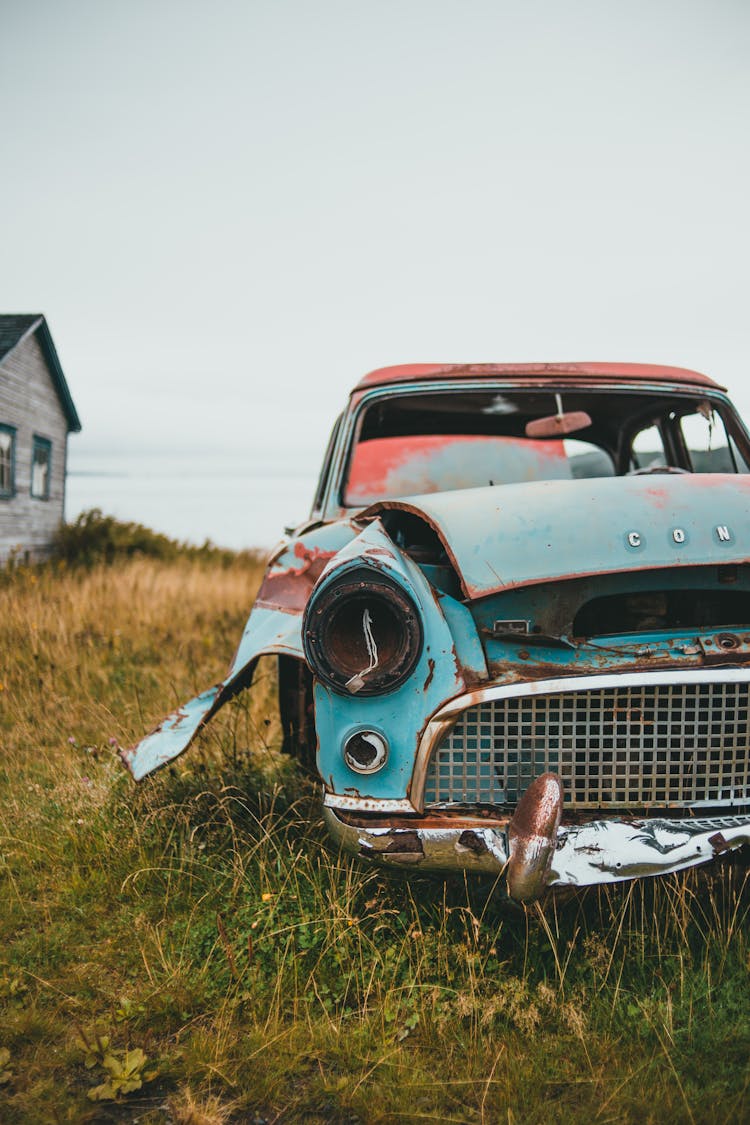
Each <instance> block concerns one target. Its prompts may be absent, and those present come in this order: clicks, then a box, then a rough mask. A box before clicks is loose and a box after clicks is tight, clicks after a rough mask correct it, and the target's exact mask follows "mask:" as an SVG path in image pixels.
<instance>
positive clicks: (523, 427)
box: [341, 387, 748, 507]
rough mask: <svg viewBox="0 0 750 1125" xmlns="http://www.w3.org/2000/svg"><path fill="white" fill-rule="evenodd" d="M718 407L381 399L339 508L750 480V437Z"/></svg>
mask: <svg viewBox="0 0 750 1125" xmlns="http://www.w3.org/2000/svg"><path fill="white" fill-rule="evenodd" d="M717 406H718V404H716V403H711V402H709V401H708V399H707V398H706V396H705V395H695V394H686V393H679V392H677V393H672V394H666V393H662V394H658V395H657V394H653V393H651V394H644V392H643V391H630V392H628V391H618V390H616V389H613V388H611V387H609V388H607V389H606V390H601V391H596V390H581V389H580V388H578V389H575V390H571V389H568V390H566V389H564V388H562V389H561V390H560V391H558V392H554V391H550V392H547V391H544V392H539V391H536V390H528V391H521V390H513V391H490V390H481V391H466V390H463V389H457V390H453V391H443V392H432V393H421V394H418V393H405V394H390V395H384V396H382V397H379V398H376V399H375V401H373V402H372V403H370V405H368V406H366V407H365V409H364V412H363V414H362V415H361V420H360V424H359V428H358V438H357V440H356V442H355V443H354V445H353V447H352V449H351V452H350V456H349V462H348V467H347V472H346V479H345V485H344V489H343V493H342V498H341V499H342V503H343V504H344V506H346V507H361V506H363V505H365V504H369V503H372V502H374V501H375V500H379V499H390V498H396V497H399V496H410V495H419V494H424V493H429V492H444V491H451V490H453V489H459V488H474V487H479V486H485V485H501V484H517V483H521V482H527V481H543V480H572V479H576V478H582V477H606V476H616V475H622V474H625V473H652V472H747V471H748V470H747V463H746V457H747V454H746V453H745V455H744V456H743V453H742V452H741V450H740V448H739V446H738V440H739V442H740V443H742V444H743V446H744V440H745V439H744V436H743V435H742V434H741V431H738V430H737V428H736V423H735V424H734V426H731V427H730V428H728V427H727V425H726V424H725V420H724V417H723V414H722V412H721V411H720V410H719V409H718V408H717ZM730 421H731V419H730ZM732 431H733V432H732Z"/></svg>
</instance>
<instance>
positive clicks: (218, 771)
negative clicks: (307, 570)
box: [0, 556, 750, 1125]
mask: <svg viewBox="0 0 750 1125" xmlns="http://www.w3.org/2000/svg"><path fill="white" fill-rule="evenodd" d="M260 575H261V568H260V567H259V565H258V564H257V562H255V561H254V560H253V559H251V558H240V559H237V560H236V561H234V562H232V561H231V560H227V559H226V558H224V557H222V558H221V559H218V558H212V557H210V556H209V557H205V558H196V557H193V558H184V557H180V556H178V557H176V558H173V559H167V560H154V559H144V558H134V559H131V560H129V561H124V562H121V563H117V564H115V565H114V566H104V565H100V566H93V567H91V568H89V569H87V570H70V569H67V568H65V567H63V568H57V569H55V568H49V569H46V570H40V571H35V572H31V571H27V570H16V571H15V572H13V573H12V574H8V575H6V576H4V578H3V579H2V581H1V582H0V685H1V690H0V904H1V908H0V1120H2V1121H3V1122H5V1121H9V1122H13V1121H18V1122H26V1121H28V1122H79V1121H87V1120H90V1121H97V1122H98V1121H102V1122H104V1121H113V1122H114V1121H117V1122H119V1121H128V1122H130V1121H133V1120H134V1119H136V1118H137V1119H138V1120H139V1121H140V1122H142V1123H157V1122H159V1123H168V1122H174V1123H180V1125H187V1123H191V1125H201V1123H202V1125H213V1123H219V1122H230V1121H236V1122H253V1121H257V1122H259V1123H260V1122H263V1121H265V1122H268V1123H271V1122H297V1121H299V1122H303V1121H304V1122H321V1123H322V1122H341V1123H342V1125H343V1123H345V1122H351V1123H353V1122H370V1121H374V1122H412V1121H415V1122H418V1121H440V1122H498V1121H502V1122H515V1123H521V1122H524V1123H526V1122H549V1121H558V1120H561V1121H573V1122H579V1121H580V1122H587V1123H588V1122H614V1121H617V1122H619V1121H633V1122H665V1121H666V1122H670V1121H686V1122H690V1121H695V1122H712V1123H713V1122H717V1121H718V1122H724V1121H726V1122H734V1121H742V1120H747V1119H748V1118H750V1092H749V1091H748V1083H749V1082H750V1069H749V1068H748V1058H749V1057H750V990H749V989H748V984H749V983H750V982H749V981H748V970H749V964H750V962H749V958H750V945H749V943H748V937H749V934H748V930H749V923H748V906H749V905H750V893H748V887H747V885H746V875H745V869H744V867H743V866H742V865H741V864H740V863H738V862H736V861H734V862H727V863H725V864H724V865H722V866H718V867H716V868H715V869H713V871H712V873H711V874H709V875H703V876H702V877H700V878H699V877H698V876H697V875H696V874H695V873H693V874H692V875H689V876H688V877H687V878H683V879H678V878H669V879H664V880H660V881H655V882H644V883H642V884H631V885H629V886H628V885H626V886H624V887H623V888H615V889H611V890H601V891H598V892H592V893H590V894H589V895H588V896H587V897H586V898H585V899H573V900H571V901H569V902H567V903H561V902H558V903H557V904H556V905H555V904H549V905H547V907H546V909H545V911H544V912H542V911H541V910H539V909H538V908H534V909H529V910H527V911H525V912H524V911H521V910H510V909H509V908H508V907H507V905H506V904H505V903H504V902H503V899H502V895H501V894H500V892H499V889H498V888H496V887H494V886H493V885H492V884H490V883H467V884H464V883H463V882H461V881H460V880H459V881H455V882H453V883H444V882H442V881H440V880H437V879H432V880H430V879H427V878H425V877H420V876H405V875H403V874H400V875H399V874H396V875H393V874H390V873H388V874H385V873H382V872H380V871H378V870H376V869H373V868H369V867H365V866H362V865H361V864H360V863H359V862H358V861H356V860H354V859H350V858H348V857H345V856H340V855H339V854H338V853H337V852H336V850H335V849H334V848H333V847H332V846H331V845H330V844H329V842H328V841H327V840H326V837H325V833H324V830H323V827H322V823H321V820H320V816H319V811H318V805H317V801H316V796H315V791H314V787H313V786H312V784H311V783H310V782H309V781H308V780H306V779H305V778H304V777H301V776H300V775H299V774H297V773H296V772H295V770H294V768H293V767H292V765H291V763H289V762H288V761H287V760H285V759H283V758H282V756H281V755H280V753H279V752H278V745H279V741H280V739H279V730H278V723H277V720H276V717H275V714H274V710H273V695H274V686H275V685H274V673H273V668H272V667H268V668H264V669H263V671H262V674H261V676H260V678H259V682H258V683H257V685H256V687H255V688H254V689H253V690H252V691H251V692H248V693H245V694H244V696H242V697H240V698H239V699H238V700H236V701H235V702H234V703H232V704H231V705H229V706H228V707H227V708H225V710H224V711H223V712H222V713H221V714H220V715H219V716H218V717H217V719H216V720H215V721H214V722H213V724H211V726H210V727H209V728H208V731H207V733H206V735H205V737H204V738H203V740H202V741H201V742H200V743H199V745H198V746H196V747H195V748H194V749H193V750H191V751H190V752H189V753H188V754H187V755H186V756H185V757H184V758H182V759H180V760H179V761H178V762H177V763H176V764H175V765H174V767H173V768H171V769H167V770H164V771H162V772H161V774H159V775H156V776H155V777H153V778H151V779H148V780H146V781H145V782H144V783H143V784H141V785H140V786H135V784H134V783H132V781H131V780H130V778H129V776H128V775H127V774H126V773H125V771H124V770H123V768H122V767H121V766H120V764H119V760H118V759H117V756H116V749H115V746H114V745H113V744H112V743H111V741H110V740H114V741H116V742H118V743H119V744H121V745H126V744H128V743H130V742H133V741H135V740H136V739H137V738H138V737H140V735H141V734H142V733H143V731H144V730H145V729H146V728H147V727H148V726H149V724H151V723H153V722H154V721H156V720H157V719H158V718H160V717H161V716H162V714H163V713H165V712H166V711H167V710H168V709H169V708H170V707H171V706H172V705H173V704H174V703H176V702H179V701H182V700H184V699H185V698H188V697H189V696H190V695H192V694H194V693H195V692H196V691H198V690H200V689H202V688H204V687H206V686H208V685H209V684H210V683H213V682H215V681H216V680H217V679H218V678H220V677H221V675H223V673H224V670H225V666H226V664H227V662H228V660H229V658H230V656H231V654H232V652H233V651H234V647H235V644H236V641H237V639H238V637H239V635H240V631H241V629H242V626H243V624H244V620H245V618H246V615H247V610H248V607H249V605H250V604H251V601H252V597H253V595H254V591H255V589H256V588H257V585H258V582H259V580H260ZM97 1037H98V1042H99V1046H97ZM105 1038H106V1039H108V1040H109V1043H108V1045H106V1046H104V1045H103V1044H104V1041H105ZM87 1044H88V1047H87ZM137 1049H141V1050H142V1051H143V1052H144V1053H145V1055H146V1056H147V1061H146V1062H145V1064H143V1065H142V1066H140V1067H138V1068H137V1077H138V1078H139V1079H140V1080H141V1081H142V1085H141V1087H140V1088H138V1089H135V1090H132V1091H130V1092H126V1093H121V1094H120V1095H119V1097H118V1099H117V1100H116V1101H114V1102H106V1101H105V1102H102V1101H96V1102H94V1101H92V1100H91V1099H90V1098H89V1097H88V1094H89V1092H90V1091H91V1090H92V1089H94V1088H96V1087H100V1086H102V1085H106V1084H107V1083H110V1084H111V1083H112V1082H113V1081H114V1079H113V1078H112V1075H113V1072H114V1071H115V1070H116V1069H117V1067H118V1066H119V1065H120V1064H122V1063H123V1062H124V1061H125V1059H126V1056H125V1052H126V1051H135V1050H137ZM6 1053H7V1055H8V1057H7V1060H6V1061H3V1060H4V1059H5V1054H6ZM130 1058H131V1060H132V1059H134V1058H136V1056H130ZM87 1061H88V1062H89V1063H90V1064H91V1065H90V1066H89V1067H87V1066H86V1063H87ZM111 1089H112V1091H113V1092H116V1090H114V1087H111Z"/></svg>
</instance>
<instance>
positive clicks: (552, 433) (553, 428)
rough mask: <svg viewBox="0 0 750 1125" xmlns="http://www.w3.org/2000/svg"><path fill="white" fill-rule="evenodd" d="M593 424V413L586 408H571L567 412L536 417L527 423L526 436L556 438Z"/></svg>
mask: <svg viewBox="0 0 750 1125" xmlns="http://www.w3.org/2000/svg"><path fill="white" fill-rule="evenodd" d="M590 425H591V415H590V414H587V413H586V411H585V410H569V411H568V412H567V413H566V414H563V413H560V414H550V415H549V416H548V417H547V418H535V419H534V420H533V421H532V422H527V423H526V431H525V432H526V437H528V438H555V437H565V435H566V434H574V433H576V432H577V431H578V430H585V429H586V427H587V426H590Z"/></svg>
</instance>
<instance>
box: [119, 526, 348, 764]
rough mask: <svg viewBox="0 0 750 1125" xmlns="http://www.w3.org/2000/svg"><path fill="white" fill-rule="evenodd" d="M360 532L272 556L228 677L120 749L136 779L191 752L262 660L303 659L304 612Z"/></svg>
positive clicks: (326, 536)
mask: <svg viewBox="0 0 750 1125" xmlns="http://www.w3.org/2000/svg"><path fill="white" fill-rule="evenodd" d="M358 531H359V528H358V527H357V526H356V524H354V523H352V522H351V521H348V520H347V521H344V520H342V521H340V522H338V523H334V524H327V525H325V526H321V527H317V528H313V529H312V530H310V531H308V532H306V533H305V534H304V535H301V536H299V537H298V538H296V539H291V540H285V541H283V542H282V544H281V546H280V547H279V548H278V549H277V550H276V551H275V552H274V553H273V554H272V555H271V559H270V562H269V565H268V569H267V571H266V575H265V578H264V580H263V583H262V585H261V588H260V590H259V591H258V597H257V599H256V601H255V605H254V607H253V610H252V612H251V614H250V617H249V618H248V622H247V625H246V626H245V630H244V632H243V634H242V639H241V640H240V643H239V645H238V647H237V652H236V654H235V657H234V660H233V661H232V665H231V667H230V669H229V673H228V675H227V676H226V678H225V679H224V680H222V681H221V682H220V683H218V684H215V685H214V686H213V687H211V688H208V690H207V691H203V692H201V694H200V695H197V696H196V697H195V699H191V700H190V701H189V702H188V703H185V704H184V705H183V706H182V707H178V709H177V710H176V711H173V712H172V714H171V715H167V717H166V719H163V720H162V722H161V723H159V725H158V727H156V729H155V730H153V731H152V732H151V733H150V734H148V735H147V736H146V737H145V738H144V739H142V740H141V742H139V743H138V744H137V745H136V746H134V747H132V748H130V749H126V750H121V751H120V754H121V757H122V759H123V761H124V762H125V764H126V766H127V767H128V769H129V770H130V772H131V773H132V774H133V777H134V778H135V779H136V781H140V780H141V778H143V777H146V775H147V774H149V773H152V772H153V771H154V770H156V769H158V768H159V767H160V766H163V765H166V763H167V762H171V761H172V760H173V759H174V758H176V757H178V756H179V755H180V754H182V753H183V752H184V751H185V750H187V748H188V746H189V745H190V743H191V742H192V741H193V739H194V738H195V736H196V735H197V734H198V732H199V731H200V730H201V728H202V727H203V726H205V724H206V723H207V722H208V721H209V720H210V719H211V718H213V716H214V715H215V714H216V712H217V711H218V710H219V709H220V708H221V707H223V706H224V704H225V703H227V702H228V701H229V700H230V699H232V698H233V696H235V695H237V693H238V692H240V691H242V690H243V689H244V688H246V687H249V686H250V684H251V682H252V678H253V673H254V671H255V666H256V664H257V663H258V660H259V658H260V657H261V656H273V655H287V656H293V657H296V658H297V659H299V660H304V654H303V651H302V634H301V630H302V612H303V610H304V608H305V606H306V605H307V601H308V599H309V597H310V593H311V591H312V589H313V587H314V585H315V583H316V582H317V580H318V578H319V577H320V575H321V574H322V573H323V571H324V570H325V568H326V567H327V566H328V565H329V563H330V561H331V559H333V558H334V557H335V556H336V555H337V554H338V552H339V551H340V550H341V549H342V548H343V547H345V546H346V544H347V543H349V542H350V541H351V540H352V539H354V537H355V536H356V535H357V533H358Z"/></svg>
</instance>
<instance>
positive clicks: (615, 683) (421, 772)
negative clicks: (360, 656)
mask: <svg viewBox="0 0 750 1125" xmlns="http://www.w3.org/2000/svg"><path fill="white" fill-rule="evenodd" d="M749 681H750V668H726V667H716V668H687V669H685V670H680V669H678V668H673V669H670V670H669V671H663V670H662V671H657V672H607V673H598V674H596V675H593V676H585V675H584V676H561V677H560V678H559V679H551V680H524V681H522V682H516V683H512V684H490V685H489V686H488V687H484V688H475V689H474V690H473V691H468V692H465V693H464V694H463V695H457V696H455V697H454V698H453V699H450V700H448V702H447V703H444V704H443V706H442V707H440V708H438V710H437V711H436V712H435V713H434V715H433V716H432V718H431V719H430V720H429V722H428V723H427V725H426V727H425V729H424V732H423V734H422V738H421V739H420V743H419V748H418V749H417V755H416V758H415V761H414V772H413V774H412V779H411V789H410V794H411V799H412V802H413V804H414V807H415V808H416V809H417V810H418V811H419V812H424V788H425V781H426V778H427V767H428V766H429V763H430V758H431V757H432V754H433V751H434V750H435V748H436V747H437V746H438V744H439V743H440V741H441V740H442V738H443V737H444V735H445V734H447V732H448V731H449V730H450V728H451V727H452V726H453V725H454V723H455V722H456V720H457V719H458V717H459V715H461V714H462V713H463V712H464V711H466V710H467V709H468V708H469V707H476V706H478V705H479V704H480V703H490V702H492V701H493V700H496V699H512V698H518V697H519V696H529V695H557V694H560V693H562V692H581V691H590V690H592V689H596V688H610V687H644V686H648V685H649V684H704V683H747V682H749Z"/></svg>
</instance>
